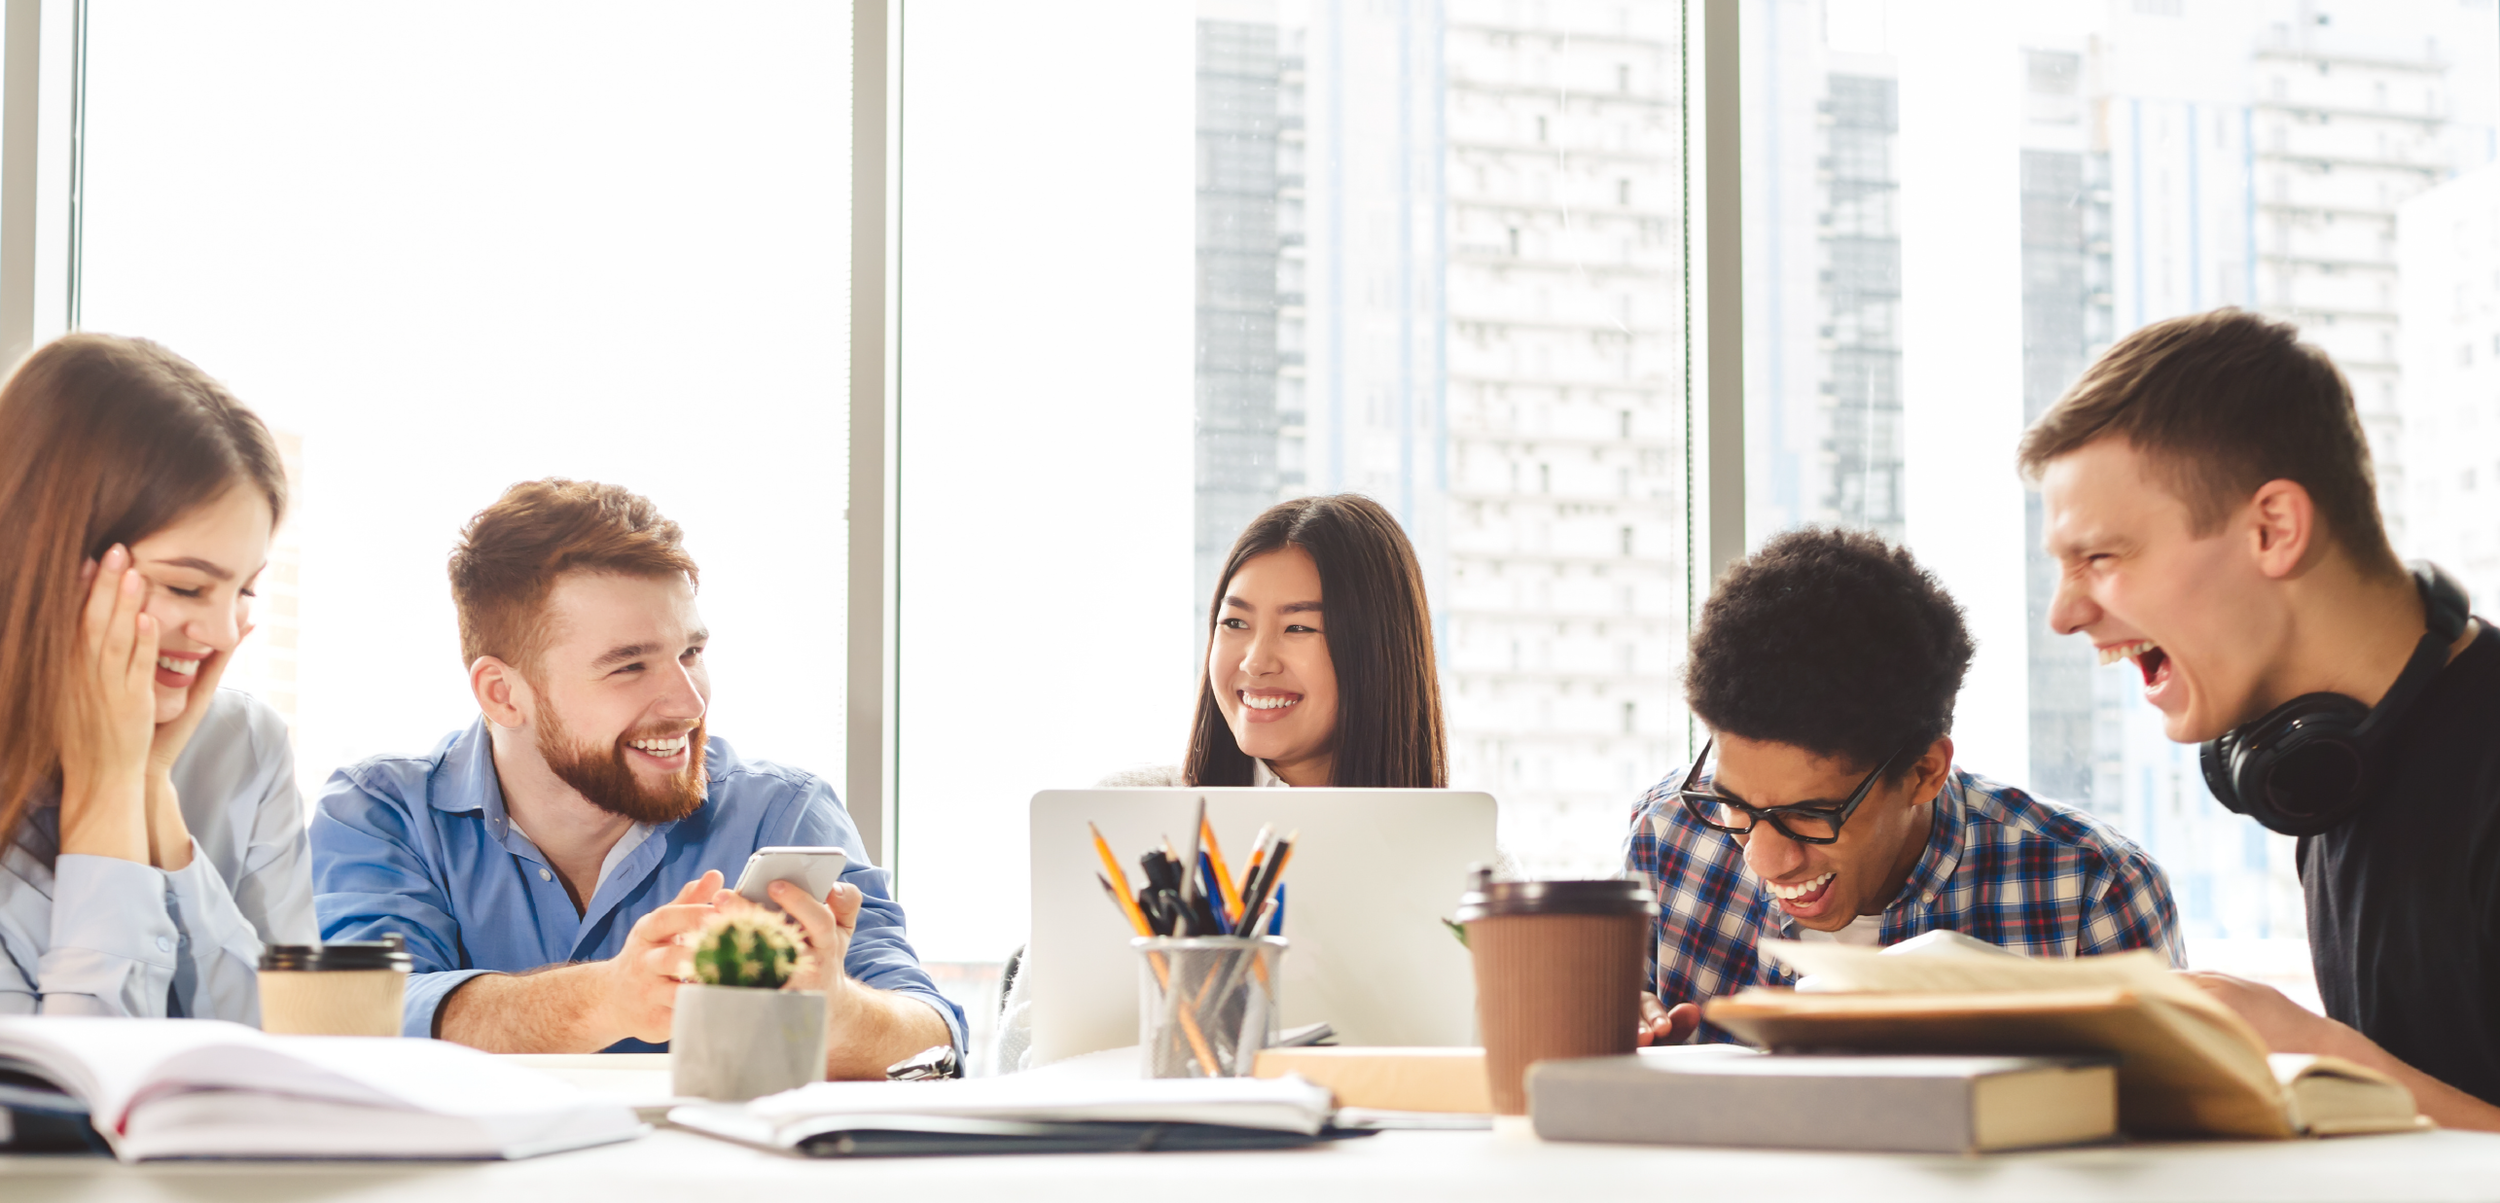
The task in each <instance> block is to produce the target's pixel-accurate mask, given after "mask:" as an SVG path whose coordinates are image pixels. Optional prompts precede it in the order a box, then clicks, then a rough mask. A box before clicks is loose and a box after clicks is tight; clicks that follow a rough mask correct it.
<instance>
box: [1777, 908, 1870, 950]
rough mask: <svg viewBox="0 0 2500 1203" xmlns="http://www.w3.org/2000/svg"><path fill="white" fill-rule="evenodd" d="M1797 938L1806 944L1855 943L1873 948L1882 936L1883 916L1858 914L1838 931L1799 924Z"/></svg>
mask: <svg viewBox="0 0 2500 1203" xmlns="http://www.w3.org/2000/svg"><path fill="white" fill-rule="evenodd" d="M1797 938H1798V939H1800V940H1803V941H1805V942H1806V943H1808V944H1855V945H1857V946H1859V947H1861V948H1873V947H1875V945H1876V944H1878V943H1880V942H1881V941H1882V940H1883V938H1884V917H1883V916H1882V915H1860V916H1858V917H1857V918H1855V919H1852V920H1850V921H1849V926H1847V927H1844V928H1841V929H1840V930H1839V931H1816V930H1815V929H1813V928H1811V927H1805V926H1802V925H1801V926H1799V927H1798V928H1797Z"/></svg>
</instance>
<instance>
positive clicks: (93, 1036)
mask: <svg viewBox="0 0 2500 1203" xmlns="http://www.w3.org/2000/svg"><path fill="white" fill-rule="evenodd" d="M268 1039H269V1037H267V1036H264V1035H262V1034H261V1033H260V1032H259V1031H258V1030H257V1029H254V1028H248V1027H245V1026H243V1025H242V1024H239V1023H227V1022H225V1021H223V1020H218V1019H120V1018H114V1019H96V1018H87V1017H83V1016H66V1015H64V1016H40V1017H38V1016H24V1017H16V1016H12V1017H9V1018H5V1019H0V1053H7V1054H9V1055H11V1056H14V1057H18V1058H20V1059H22V1060H24V1061H26V1062H27V1063H29V1064H32V1065H34V1066H37V1067H38V1068H40V1069H41V1070H42V1071H43V1072H44V1074H45V1075H46V1076H48V1077H51V1078H52V1079H53V1080H54V1081H55V1082H56V1083H58V1084H59V1085H60V1086H61V1088H62V1089H64V1090H67V1091H69V1092H70V1093H71V1094H73V1095H76V1096H77V1097H78V1099H79V1100H80V1101H81V1102H84V1103H85V1104H87V1110H88V1113H89V1114H91V1115H93V1116H94V1117H95V1120H96V1123H97V1126H98V1127H99V1128H105V1127H107V1126H110V1127H112V1128H116V1129H117V1128H118V1127H119V1126H120V1123H121V1118H122V1115H123V1113H124V1112H126V1111H127V1110H128V1109H129V1106H130V1100H131V1099H132V1098H133V1097H134V1096H136V1095H137V1094H139V1093H140V1091H141V1090H142V1089H144V1088H145V1087H146V1085H147V1083H148V1079H149V1076H150V1074H151V1073H152V1072H153V1071H154V1070H155V1069H156V1067H157V1066H158V1065H159V1064H161V1063H163V1062H164V1061H166V1060H168V1059H170V1058H172V1057H174V1056H177V1055H179V1054H183V1053H187V1052H192V1051H194V1050H198V1049H204V1048H215V1047H221V1046H231V1047H239V1048H252V1047H256V1046H258V1045H260V1044H262V1043H264V1042H266V1041H267V1040H268Z"/></svg>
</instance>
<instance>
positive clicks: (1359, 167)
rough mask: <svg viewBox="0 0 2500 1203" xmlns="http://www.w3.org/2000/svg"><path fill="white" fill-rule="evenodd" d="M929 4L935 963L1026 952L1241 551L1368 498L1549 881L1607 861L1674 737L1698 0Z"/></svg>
mask: <svg viewBox="0 0 2500 1203" xmlns="http://www.w3.org/2000/svg"><path fill="white" fill-rule="evenodd" d="M906 14H907V20H908V26H907V29H906V31H905V35H904V39H903V45H904V48H905V49H904V81H905V82H904V91H903V117H902V129H903V139H904V145H905V148H906V149H905V151H904V154H903V156H902V164H903V167H902V171H903V184H902V194H903V224H902V231H903V247H902V271H903V274H904V278H905V281H906V283H905V285H904V288H903V299H902V335H901V338H902V344H901V346H902V369H901V385H900V388H901V402H900V407H901V414H902V418H901V421H902V436H901V439H902V441H901V449H902V484H901V502H900V504H901V507H902V510H901V539H902V543H901V553H900V562H901V568H900V571H901V607H900V611H901V617H900V623H901V636H900V638H901V642H900V648H899V669H898V671H899V674H900V678H901V682H902V684H901V691H902V700H901V707H900V729H901V733H900V746H901V758H900V768H899V773H900V783H899V786H898V792H899V796H900V798H901V799H902V818H901V824H902V852H901V864H902V866H903V875H904V880H905V881H906V883H907V888H908V889H909V890H910V892H911V900H912V906H913V917H914V918H913V922H914V927H915V934H916V935H917V936H918V938H919V939H920V941H921V943H922V947H923V948H924V950H927V951H930V952H931V953H932V955H937V956H940V957H943V958H974V957H982V958H1000V957H1003V956H1004V955H1005V954H1006V953H1007V952H1008V951H1009V950H1010V949H1011V948H1013V947H1014V946H1015V944H1016V943H1018V942H1019V941H1020V940H1021V939H1022V938H1023V924H1022V922H1021V917H1022V912H1023V906H1024V899H1025V894H1026V886H1025V871H1026V863H1027V862H1026V859H1025V857H1026V851H1025V846H1024V841H1023V838H1022V837H1023V832H1024V816H1025V806H1026V802H1027V800H1028V799H1029V798H1030V797H1031V795H1032V793H1033V792H1034V791H1035V790H1037V789H1043V788H1051V787H1068V786H1083V785H1087V784H1090V783H1091V782H1093V781H1094V780H1096V779H1098V778H1100V777H1102V776H1103V775H1105V774H1108V773H1110V772H1113V771H1115V770H1118V769H1122V768H1127V767H1131V766H1133V765H1137V764H1141V763H1147V764H1166V765H1168V764H1175V763H1177V762H1178V761H1179V760H1180V758H1181V754H1182V750H1183V746H1184V743H1185V740H1186V736H1187V724H1188V720H1189V718H1190V713H1191V707H1192V705H1193V704H1194V691H1195V689H1196V683H1197V679H1198V674H1199V671H1200V657H1201V656H1202V655H1203V643H1202V638H1203V632H1202V630H1201V628H1202V627H1203V626H1204V624H1205V622H1206V607H1207V603H1208V598H1209V597H1210V596H1211V595H1212V593H1213V591H1214V588H1215V585H1216V582H1215V580H1214V576H1215V573H1216V572H1217V571H1218V569H1219V567H1220V565H1221V563H1222V560H1223V557H1224V554H1225V551H1226V550H1227V548H1228V547H1229V546H1230V544H1231V542H1232V540H1233V538H1234V536H1235V535H1236V534H1238V533H1239V532H1240V530H1241V528H1242V527H1243V525H1244V524H1246V523H1247V522H1248V521H1249V519H1250V518H1251V517H1252V516H1253V515H1255V514H1257V513H1258V512H1259V511H1260V510H1261V509H1263V508H1265V507H1266V506H1268V505H1270V504H1273V503H1274V502H1276V501H1279V500H1282V499H1285V498H1289V497H1293V496H1297V495H1302V494H1309V493H1327V492H1340V491H1354V492H1362V493H1366V494H1369V495H1370V496H1372V497H1374V498H1376V499H1378V500H1379V501H1381V502H1382V503H1384V504H1386V505H1387V506H1389V507H1390V508H1391V509H1392V510H1393V511H1394V512H1395V513H1396V514H1397V516H1398V518H1399V520H1400V522H1401V523H1403V524H1404V526H1405V527H1406V530H1407V532H1408V534H1409V536H1410V537H1411V538H1412V539H1413V540H1414V541H1415V543H1416V546H1417V549H1418V551H1419V553H1420V555H1421V558H1422V560H1423V563H1424V566H1425V571H1426V574H1427V577H1428V588H1429V590H1430V596H1431V599H1432V603H1433V608H1434V618H1435V621H1436V624H1437V627H1438V630H1437V631H1436V635H1437V645H1438V650H1439V655H1440V665H1441V674H1442V686H1443V693H1444V700H1445V704H1446V705H1447V708H1448V711H1447V712H1448V716H1449V720H1450V732H1451V743H1452V747H1451V751H1452V755H1453V774H1452V782H1451V783H1452V784H1453V785H1456V786H1460V787H1468V788H1478V789H1488V790H1491V791H1493V792H1494V793H1495V794H1496V795H1497V796H1498V797H1500V799H1501V800H1502V803H1503V809H1504V829H1503V833H1502V839H1503V842H1504V844H1505V846H1506V849H1507V850H1508V851H1509V852H1510V854H1511V855H1512V856H1513V857H1514V858H1515V859H1516V860H1518V861H1519V863H1521V864H1523V865H1525V866H1527V867H1529V868H1532V869H1536V870H1542V871H1547V872H1593V873H1607V872H1613V871H1615V870H1617V869H1618V868H1619V867H1620V846H1621V842H1622V838H1623V823H1624V817H1625V815H1626V814H1627V813H1628V810H1627V808H1628V806H1629V803H1630V801H1631V800H1632V798H1633V797H1634V796H1635V794H1636V792H1637V791H1638V790H1639V789H1640V788H1641V787H1642V786H1643V785H1645V784H1647V783H1648V782H1650V781H1653V780H1655V779H1657V778H1658V777H1659V776H1662V775H1664V774H1665V773H1666V772H1668V771H1670V770H1672V769H1673V768H1674V767H1675V766H1676V763H1677V762H1678V761H1679V760H1680V758H1681V757H1682V756H1683V755H1684V746H1685V744H1684V740H1685V719H1684V714H1683V708H1682V706H1681V703H1680V699H1679V697H1678V690H1677V688H1676V686H1675V672H1676V667H1677V663H1678V661H1679V659H1680V655H1681V649H1682V645H1683V632H1684V615H1685V611H1686V605H1687V590H1688V588H1689V584H1690V582H1689V578H1688V572H1687V566H1686V555H1685V544H1686V540H1687V531H1688V527H1687V509H1686V505H1685V488H1686V480H1687V471H1686V448H1685V437H1686V423H1685V416H1684V415H1685V371H1684V363H1683V356H1684V350H1685V332H1684V318H1683V314H1684V304H1683V291H1682V270H1683V268H1682V264H1683V246H1684V239H1685V237H1686V230H1685V223H1684V215H1683V207H1682V204H1683V195H1684V181H1683V165H1682V157H1681V155H1682V146H1683V141H1684V138H1685V133H1686V131H1685V130H1684V128H1683V124H1682V122H1683V114H1682V108H1681V105H1680V97H1681V92H1682V87H1683V78H1682V70H1681V63H1682V48H1681V45H1680V39H1679V36H1678V24H1677V22H1678V20H1679V17H1678V12H1677V9H1676V7H1675V6H1672V5H1655V4H1636V3H1614V2H1599V0H1591V2H1584V3H1566V2H1554V3H1539V4H1525V3H1510V2H1505V0H1438V2H1423V3H1411V4H1398V5H1375V4H1355V3H1338V2H1334V0H1309V2H1307V3H1298V2H1291V0H1279V2H1261V0H1202V2H1201V3H1199V4H1197V5H1196V6H1195V12H1194V13H1193V12H1192V11H1191V6H1188V5H1176V4H1170V3H1163V2H1160V0H1141V2H1138V3H1128V4H1098V5H1092V6H1089V7H1088V9H1087V14H1086V16H1085V18H1084V19H1082V20H1078V19H1076V18H1075V17H1074V16H1072V15H1071V14H1070V12H1069V11H1068V10H1067V9H1065V8H1064V7H1061V6H1052V5H1032V4H1024V3H1012V2H1007V0H984V2H973V0H960V2H953V3H943V4H921V5H913V6H910V7H909V8H908V9H907V10H906ZM1193 115H1194V116H1193ZM1193 295H1194V298H1195V299H1194V303H1193V300H1192V298H1193ZM1082 852H1083V849H1073V850H1069V854H1070V855H1075V854H1080V853H1082ZM1459 884H1460V883H1456V882H1453V883H1452V885H1451V888H1452V891H1453V895H1452V896H1453V897H1455V895H1456V891H1457V889H1458V887H1459Z"/></svg>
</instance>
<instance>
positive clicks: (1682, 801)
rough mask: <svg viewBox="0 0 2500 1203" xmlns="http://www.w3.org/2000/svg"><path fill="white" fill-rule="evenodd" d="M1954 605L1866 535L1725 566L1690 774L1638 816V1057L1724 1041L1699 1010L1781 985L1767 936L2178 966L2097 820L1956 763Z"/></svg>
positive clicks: (1692, 670)
mask: <svg viewBox="0 0 2500 1203" xmlns="http://www.w3.org/2000/svg"><path fill="white" fill-rule="evenodd" d="M1970 658H1971V639H1970V633H1969V631H1968V630H1967V629H1965V627H1964V626H1963V623H1962V608H1961V607H1960V606H1959V605H1957V604H1955V603H1954V601H1953V599H1952V597H1951V596H1949V595H1947V594H1946V593H1945V591H1944V588H1943V586H1941V585H1939V584H1937V583H1936V579H1935V578H1934V577H1932V576H1929V575H1928V574H1927V572H1926V571H1925V570H1924V569H1921V568H1920V567H1919V566H1918V562H1917V561H1915V560H1913V559H1911V558H1910V554H1909V553H1908V552H1906V551H1903V550H1901V549H1899V548H1896V547H1893V546H1891V545H1889V544H1887V543H1885V542H1884V541H1883V540H1882V539H1880V538H1877V537H1875V536H1873V535H1870V534H1865V533H1861V532H1855V531H1840V530H1822V529H1808V530H1799V531H1792V532H1789V533H1787V534H1784V535H1781V536H1779V537H1778V538H1775V539H1773V540H1771V541H1770V542H1769V543H1767V544H1765V545H1764V546H1763V547H1762V549H1761V550H1760V551H1757V552H1755V553H1754V554H1753V555H1752V556H1749V557H1747V558H1746V559H1744V560H1741V561H1739V562H1737V563H1736V564H1734V565H1732V566H1730V567H1729V569H1728V570H1727V572H1726V573H1725V574H1723V575H1722V576H1721V577H1720V578H1719V583H1718V586H1717V588H1715V589H1714V590H1713V591H1712V592H1711V595H1710V600H1709V602H1708V603H1707V604H1706V605H1705V606H1704V607H1703V608H1702V615H1701V622H1700V624H1699V625H1698V626H1697V627H1696V628H1695V630H1694V632H1693V644H1692V654H1691V656H1690V657H1689V658H1688V659H1687V660H1686V663H1685V670H1684V691H1685V698H1686V700H1687V701H1688V702H1689V703H1690V704H1691V706H1692V710H1693V715H1694V717H1695V718H1696V719H1697V720H1699V722H1700V724H1701V725H1702V727H1703V728H1705V730H1704V731H1703V733H1702V734H1703V740H1704V742H1703V744H1702V747H1701V749H1700V755H1699V756H1698V757H1697V758H1695V760H1694V762H1693V765H1692V767H1690V768H1688V769H1685V770H1683V771H1681V772H1678V773H1676V774H1675V775H1673V776H1671V777H1668V778H1667V779H1666V780H1665V781H1662V782H1659V783H1658V786H1657V788H1655V789H1652V790H1651V791H1649V794H1648V796H1646V797H1644V798H1643V799H1642V800H1641V803H1640V806H1639V808H1638V809H1637V810H1636V811H1635V812H1634V814H1633V818H1632V832H1631V840H1630V845H1629V853H1628V860H1629V862H1630V866H1631V869H1632V871H1633V872H1634V873H1635V874H1637V875H1638V876H1639V877H1640V878H1641V879H1642V880H1644V881H1646V882H1648V883H1649V885H1650V888H1651V889H1652V890H1653V891H1654V892H1655V893H1656V894H1657V896H1658V903H1659V914H1658V920H1657V924H1658V926H1657V931H1656V932H1655V933H1654V936H1655V938H1654V939H1653V940H1652V941H1651V944H1650V966H1649V989H1650V991H1651V992H1650V993H1648V994H1645V995H1643V997H1642V999H1641V1043H1643V1044H1667V1043H1676V1042H1680V1041H1683V1040H1686V1039H1689V1038H1692V1037H1693V1036H1694V1035H1695V1033H1696V1030H1697V1029H1700V1035H1701V1038H1702V1039H1705V1040H1711V1039H1716V1040H1725V1039H1727V1038H1728V1037H1727V1036H1726V1034H1725V1033H1722V1032H1720V1031H1719V1030H1718V1029H1716V1028H1715V1027H1711V1028H1704V1027H1703V1025H1702V1024H1701V1022H1700V1021H1701V1008H1700V1004H1701V1002H1702V1001H1703V1000H1705V999H1709V998H1713V997H1716V996H1718V995H1722V994H1730V993H1734V992H1735V991H1737V990H1740V989H1743V988H1744V987H1747V986H1759V985H1789V984H1792V983H1793V982H1794V981H1795V978H1794V976H1793V975H1790V974H1788V973H1787V972H1786V971H1784V970H1782V969H1780V968H1779V967H1778V966H1776V965H1774V964H1771V963H1769V962H1768V961H1766V960H1765V959H1764V958H1763V957H1762V956H1761V954H1760V952H1759V946H1760V942H1761V941H1763V940H1766V939H1777V940H1799V939H1802V940H1824V941H1837V942H1839V943H1844V944H1864V945H1889V944H1897V943H1899V942H1901V941H1903V940H1907V939H1909V938H1910V937H1912V936H1916V935H1920V934H1922V933H1925V932H1930V931H1938V930H1944V931H1957V932H1961V933H1963V934H1964V935H1968V936H1972V937H1975V938H1977V939H1981V940H1986V941H1988V942H1989V943H1992V944H1996V945H1999V946H2001V947H2004V948H2006V949H2009V950H2011V951H2014V952H2019V953H2023V954H2026V955H2029V956H2053V957H2073V956H2090V955H2094V954H2098V953H2105V952H2118V951H2122V950H2125V949H2130V948H2156V949H2160V950H2161V951H2162V953H2163V955H2165V956H2167V957H2169V958H2170V963H2171V964H2172V965H2174V966H2176V965H2181V964H2184V956H2183V949H2182V947H2181V945H2180V942H2179V935H2178V910H2177V908H2176V906H2174V905H2173V904H2172V902H2171V897H2170V883H2169V882H2168V881H2167V880H2165V879H2164V878H2163V877H2162V873H2161V870H2160V869H2159V868H2158V867H2156V866H2155V865H2154V864H2153V861H2152V858H2151V857H2149V856H2146V855H2145V853H2144V850H2143V849H2141V848H2138V847H2136V846H2135V845H2134V844H2133V843H2131V842H2129V841H2128V840H2127V839H2126V838H2125V837H2124V836H2121V835H2119V834H2118V833H2117V832H2115V831H2112V830H2110V829H2109V827H2107V826H2106V825H2104V824H2103V823H2101V822H2100V821H2099V820H2097V819H2094V818H2093V817H2091V816H2090V815H2087V814H2084V813H2082V812H2081V811H2078V810H2075V809H2072V808H2070V807H2066V806H2061V805H2058V804H2057V803H2054V802H2048V801H2044V800H2042V799H2039V798H2034V797H2032V796H2031V795H2029V794H2027V793H2024V792H2023V791H2021V790H2019V789H2016V788H2014V787H2012V786H2008V785H2002V784H1999V783H1997V782H1994V781H1990V780H1987V779H1986V778H1983V777H1979V776H1976V775H1974V774H1972V773H1969V772H1966V771H1964V770H1962V769H1959V768H1956V767H1954V764H1953V701H1954V697H1955V695H1956V694H1958V693H1959V692H1960V691H1961V688H1962V675H1963V673H1964V672H1965V671H1966V670H1967V669H1968V668H1969V667H1970Z"/></svg>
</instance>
